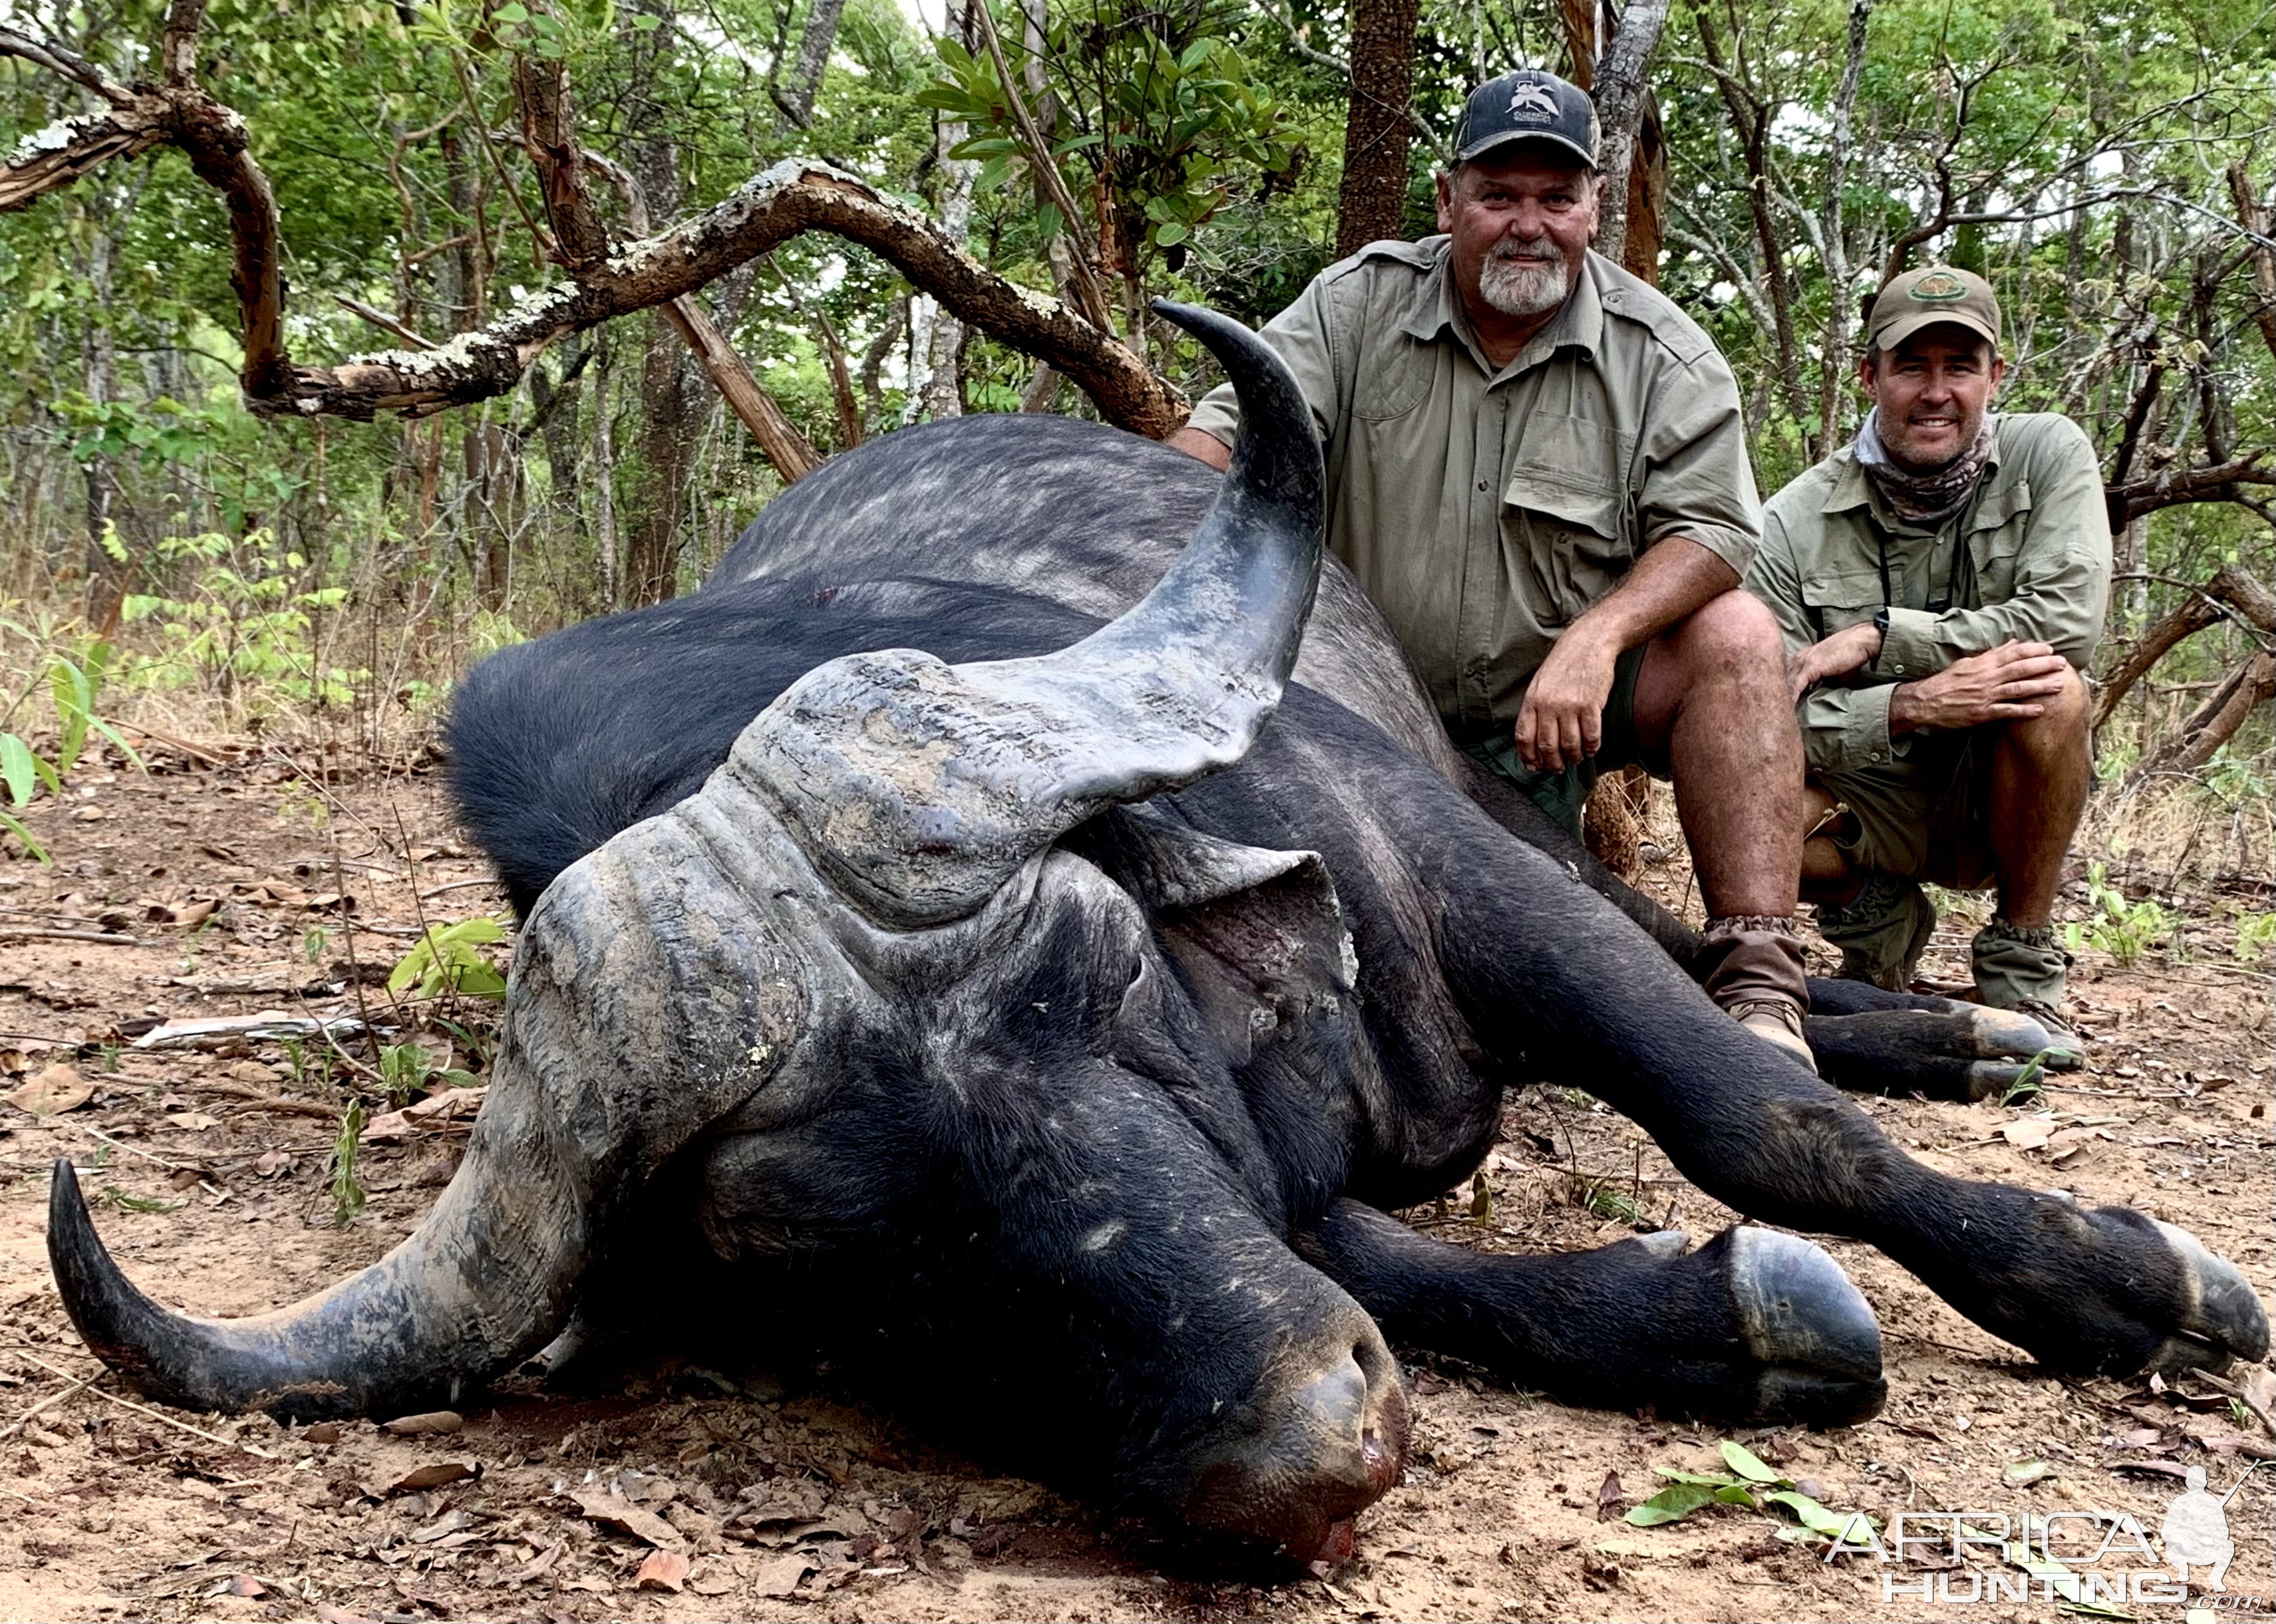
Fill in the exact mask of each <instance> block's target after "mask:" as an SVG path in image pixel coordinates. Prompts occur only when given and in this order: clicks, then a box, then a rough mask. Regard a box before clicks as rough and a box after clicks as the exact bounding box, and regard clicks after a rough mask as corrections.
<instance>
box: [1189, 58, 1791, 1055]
mask: <svg viewBox="0 0 2276 1624" xmlns="http://www.w3.org/2000/svg"><path fill="white" fill-rule="evenodd" d="M1455 148H1456V162H1455V164H1454V167H1453V170H1452V171H1449V172H1447V173H1444V174H1441V175H1440V176H1439V177H1438V228H1439V231H1440V232H1441V235H1438V236H1436V237H1430V238H1426V239H1424V240H1423V241H1421V242H1417V243H1407V242H1378V243H1375V244H1372V245H1371V246H1369V247H1367V248H1366V249H1364V250H1362V252H1361V253H1359V254H1355V255H1354V256H1353V257H1352V258H1350V259H1347V260H1345V261H1342V262H1339V263H1338V264H1335V265H1331V266H1330V267H1329V268H1328V269H1326V270H1324V271H1323V272H1321V273H1320V275H1319V276H1318V277H1316V278H1315V279H1314V280H1313V282H1312V284H1311V285H1310V286H1309V288H1307V289H1306V290H1305V291H1304V292H1303V294H1302V295H1301V297H1300V298H1299V299H1298V300H1296V302H1295V303H1294V304H1293V305H1291V306H1290V307H1288V308H1287V309H1286V310H1284V311H1283V312H1281V313H1280V315H1278V316H1276V317H1274V318H1273V320H1272V321H1271V323H1269V324H1267V326H1266V327H1265V329H1264V335H1265V337H1266V338H1268V339H1270V340H1271V342H1272V344H1273V345H1275V347H1276V348H1278V351H1279V352H1280V353H1281V355H1282V356H1283V357H1284V358H1285V359H1286V360H1287V362H1288V363H1289V366H1290V368H1291V369H1292V370H1293V371H1294V373H1295V376H1296V379H1297V382H1298V383H1300V384H1301V386H1302V388H1303V391H1304V395H1305V398H1306V399H1307V400H1308V401H1309V403H1310V405H1311V407H1312V412H1313V415H1314V418H1315V420H1316V423H1317V426H1318V428H1319V431H1320V434H1321V436H1322V438H1323V440H1324V442H1325V444H1326V449H1327V465H1328V485H1329V511H1328V544H1329V546H1330V547H1331V549H1332V550H1334V552H1335V554H1336V556H1337V557H1338V558H1340V559H1342V561H1343V562H1344V563H1345V564H1346V565H1347V566H1349V567H1350V569H1351V570H1352V572H1353V573H1354V575H1355V576H1357V578H1358V580H1359V582H1360V584H1361V585H1362V587H1363V588H1365V589H1366V591H1367V592H1368V594H1369V596H1370V597H1371V598H1372V599H1373V600H1374V601H1375V603H1376V604H1377V607H1378V608H1380V609H1381V610H1382V611H1383V613H1384V615H1385V618H1386V619H1387V620H1388V621H1389V622H1390V625H1391V627H1392V631H1393V632H1394V633H1395V634H1397V635H1398V637H1399V640H1400V643H1401V644H1402V645H1403V646H1404V647H1405V649H1406V650H1407V656H1408V657H1409V658H1410V659H1411V660H1412V661H1413V663H1414V665H1415V672H1416V673H1417V674H1418V675H1419V676H1420V677H1421V678H1422V679H1423V685H1424V686H1425V687H1426V688H1427V689H1428V690H1429V692H1430V695H1431V697H1432V699H1433V700H1434V701H1435V702H1437V704H1438V713H1439V716H1440V717H1441V718H1442V719H1443V720H1444V721H1445V725H1446V726H1447V729H1448V731H1449V732H1451V733H1452V734H1453V737H1454V739H1455V740H1456V741H1457V742H1458V743H1460V744H1461V745H1463V746H1464V747H1466V748H1468V751H1469V753H1470V754H1471V755H1472V756H1473V757H1474V758H1475V759H1476V761H1478V762H1479V763H1481V765H1483V767H1485V768H1486V769H1488V770H1491V771H1493V772H1497V773H1498V774H1500V775H1502V776H1503V777H1504V778H1508V779H1510V780H1511V781H1513V782H1514V783H1515V784H1516V785H1518V786H1519V787H1520V788H1521V790H1523V791H1524V792H1525V793H1527V794H1528V795H1529V796H1530V797H1531V798H1532V799H1533V800H1534V801H1536V803H1537V804H1538V805H1540V806H1541V807H1542V808H1544V810H1546V811H1547V812H1548V813H1549V814H1550V815H1551V816H1553V817H1555V818H1556V819H1557V820H1558V821H1559V822H1560V823H1563V824H1564V825H1565V827H1566V828H1567V829H1568V830H1571V831H1574V833H1576V834H1577V833H1578V832H1579V829H1580V819H1581V809H1582V805H1583V803H1584V802H1585V801H1587V799H1588V794H1589V786H1590V785H1592V784H1593V783H1594V782H1595V780H1596V778H1597V773H1598V772H1599V770H1603V769H1606V768H1612V767H1617V766H1620V765H1622V764H1625V763H1631V762H1635V763H1642V764H1643V765H1644V766H1646V767H1648V768H1650V770H1653V771H1654V772H1657V773H1658V774H1660V775H1661V776H1663V777H1667V776H1672V777H1673V779H1674V782H1675V800H1676V808H1677V810H1678V812H1679V814H1680V816H1681V818H1682V821H1683V828H1684V832H1685V835H1686V836H1687V838H1688V840H1689V842H1690V845H1691V851H1692V856H1693V860H1694V862H1695V864H1696V869H1697V871H1698V876H1699V881H1700V889H1701V892H1702V895H1703V898H1704V899H1705V901H1706V904H1707V909H1708V912H1709V914H1710V915H1711V917H1710V920H1709V929H1708V931H1707V944H1708V945H1707V948H1706V950H1705V953H1704V955H1703V961H1702V962H1701V963H1700V964H1699V965H1698V966H1696V968H1699V969H1701V970H1702V971H1703V973H1704V975H1703V979H1704V981H1705V984H1706V987H1707V990H1708V992H1709V993H1710V995H1711V996H1712V997H1713V998H1715V1000H1716V1001H1717V1002H1718V1004H1720V1005H1722V1006H1723V1007H1724V1008H1726V1009H1727V1010H1729V1011H1730V1012H1731V1013H1732V1014H1733V1015H1734V1016H1735V1017H1736V1018H1738V1019H1739V1020H1740V1021H1742V1022H1743V1023H1744V1024H1745V1025H1746V1026H1747V1027H1749V1029H1751V1030H1753V1031H1755V1032H1756V1033H1757V1034H1758V1035H1760V1036H1764V1037H1766V1038H1768V1039H1770V1040H1771V1042H1773V1043H1779V1044H1780V1045H1782V1046H1784V1047H1785V1048H1786V1049H1787V1051H1789V1052H1791V1053H1794V1055H1795V1057H1796V1058H1797V1059H1801V1060H1802V1062H1803V1063H1804V1064H1808V1063H1809V1049H1808V1046H1807V1045H1806V1044H1805V1043H1804V1042H1803V1040H1802V1012H1803V1009H1804V1007H1805V1004H1806V1000H1807V998H1808V994H1807V991H1806V990H1805V988H1804V983H1803V980H1802V948H1801V944H1800V940H1799V938H1798V937H1797V936H1796V934H1795V931H1794V920H1793V914H1794V908H1795V906H1796V884H1797V876H1798V873H1799V870H1800V864H1801V823H1800V816H1801V795H1802V752H1801V746H1800V741H1799V740H1798V739H1797V738H1796V737H1795V733H1794V721H1793V717H1792V713H1791V710H1790V702H1789V701H1788V699H1787V694H1786V689H1785V682H1784V672H1783V658H1782V649H1781V645H1780V643H1779V631H1778V626H1777V623H1776V622H1775V621H1774V620H1773V619H1772V618H1771V616H1770V614H1769V613H1768V612H1767V611H1765V610H1764V608H1763V606H1762V605H1761V604H1760V603H1757V602H1756V601H1755V600H1754V599H1753V598H1751V597H1749V596H1748V595H1747V594H1746V593H1745V592H1744V591H1743V590H1741V588H1740V578H1741V575H1742V574H1743V573H1744V572H1745V570H1746V567H1747V565H1748V564H1749V561H1750V560H1751V559H1752V558H1753V556H1754V550H1755V547H1756V543H1757V542H1758V540H1759V538H1760V533H1761V510H1760V506H1759V504H1758V503H1757V501H1756V496H1755V485H1754V476H1753V474H1752V473H1751V472H1750V470H1749V467H1748V464H1747V449H1746V442H1745V434H1744V429H1743V425H1742V423H1741V417H1740V410H1739V395H1738V390H1737V387H1736V385H1735V384H1734V382H1733V380H1732V377H1731V372H1730V368H1728V367H1727V366H1726V364H1725V362H1724V360H1723V358H1722V356H1721V355H1719V354H1718V353H1717V352H1716V349H1715V346H1714V345H1713V344H1712V343H1711V341H1710V340H1709V339H1708V338H1707V336H1706V335H1705V334H1704V333H1703V332H1702V331H1701V330H1699V329H1698V327H1697V326H1696V325H1695V324H1694V323H1692V322H1691V321H1690V320H1689V319H1688V317H1686V316H1685V315H1683V314H1682V312H1680V311H1679V310H1678V309H1677V308H1676V307H1674V306H1673V304H1671V303H1670V302H1669V301H1668V300H1666V299H1665V298H1664V297H1662V296H1661V295H1660V293H1659V292H1658V291H1657V290H1655V289H1653V288H1651V287H1650V286H1648V285H1645V284H1644V283H1643V282H1642V281H1640V280H1638V279H1637V278H1635V277H1631V276H1629V275H1627V273H1626V272H1625V271H1623V270H1621V269H1620V268H1619V267H1618V266H1616V265H1613V264H1612V263H1611V262H1609V261H1606V260H1605V259H1604V258H1602V257H1601V256H1599V255H1597V254H1591V253H1590V252H1589V239H1590V238H1591V237H1592V236H1593V235H1594V234H1595V231H1596V226H1597V191H1598V185H1599V179H1600V177H1599V176H1598V174H1597V168H1596V151H1597V120H1596V114H1595V110H1594V109H1593V107H1592V105H1591V104H1590V102H1589V98H1588V96H1587V95H1584V94H1583V93H1582V92H1581V91H1580V90H1578V89H1576V88H1575V87H1573V86H1572V85H1569V84H1567V83H1566V82H1565V81H1564V80H1561V79H1559V78H1558V77H1557V76H1556V75H1554V74H1551V73H1544V72H1530V71H1529V72H1516V73H1509V74H1506V75H1504V76H1503V77H1501V78H1499V79H1497V80H1492V81H1491V82H1490V83H1488V84H1486V85H1483V86H1482V87H1479V89H1477V90H1476V92H1475V93H1473V94H1472V95H1471V96H1470V98H1469V102H1468V106H1467V107H1466V108H1465V109H1464V110H1463V113H1462V122H1461V125H1460V130H1459V131H1458V132H1457V134H1456V138H1455ZM1238 425H1239V412H1238V408H1237V406H1236V405H1235V403H1234V401H1233V394H1232V391H1231V390H1230V389H1229V388H1228V389H1219V390H1217V391H1214V392H1212V393H1211V394H1210V396H1209V397H1208V398H1206V399H1204V400H1203V401H1202V403H1201V405H1200V406H1199V407H1198V408H1197V409H1196V410H1195V413H1194V415H1193V418H1192V421H1191V422H1190V423H1189V424H1188V425H1187V428H1185V429H1182V430H1180V433H1179V434H1178V435H1177V436H1174V437H1173V439H1172V442H1171V443H1172V444H1175V445H1177V446H1179V447H1180V449H1181V450H1184V451H1187V452H1190V453H1191V454H1192V455H1194V456H1195V457H1198V458H1200V459H1202V460H1203V461H1205V462H1208V463H1209V464H1210V465H1211V466H1212V467H1219V468H1222V467H1225V464H1226V461H1227V459H1228V458H1229V456H1230V451H1229V447H1230V445H1231V444H1232V441H1233V436H1234V433H1235V431H1236V429H1237V428H1238Z"/></svg>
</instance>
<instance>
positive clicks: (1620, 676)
mask: <svg viewBox="0 0 2276 1624" xmlns="http://www.w3.org/2000/svg"><path fill="white" fill-rule="evenodd" d="M1649 646H1650V645H1649V644H1645V643H1638V644H1637V645H1636V646H1635V648H1633V649H1627V651H1626V652H1624V653H1623V654H1622V655H1621V656H1620V660H1619V663H1618V664H1615V665H1614V666H1613V667H1612V692H1611V693H1610V694H1607V695H1605V709H1604V711H1603V713H1602V714H1601V716H1600V717H1599V718H1598V725H1599V726H1600V727H1601V728H1602V729H1603V730H1604V736H1603V738H1601V739H1600V740H1598V741H1597V753H1596V754H1595V755H1591V756H1589V758H1588V759H1587V760H1586V761H1581V762H1575V763H1574V764H1573V765H1572V766H1570V767H1567V768H1566V769H1565V770H1563V771H1561V772H1536V771H1534V770H1532V769H1531V768H1529V767H1528V766H1527V765H1526V764H1525V763H1523V762H1521V761H1520V760H1519V759H1518V755H1517V733H1516V730H1515V726H1514V724H1511V725H1496V727H1495V730H1494V731H1493V732H1491V733H1488V734H1486V735H1485V736H1484V737H1483V738H1472V739H1465V740H1460V743H1461V746H1462V747H1463V748H1464V749H1465V750H1467V751H1468V752H1469V755H1470V759H1471V760H1473V761H1475V762H1477V763H1479V764H1480V765H1482V766H1483V767H1486V768H1487V769H1489V770H1491V771H1493V772H1495V773H1498V774H1499V775H1500V776H1501V777H1502V778H1507V779H1508V780H1509V781H1510V782H1511V783H1512V784H1514V785H1517V787H1518V788H1520V789H1521V790H1523V791H1524V792H1525V793H1526V794H1527V795H1528V796H1529V798H1530V799H1531V800H1532V801H1533V804H1534V805H1536V806H1537V807H1539V808H1541V809H1542V810H1543V811H1544V812H1546V813H1547V814H1549V816H1551V817H1553V818H1555V819H1556V820H1557V821H1558V822H1559V823H1562V824H1564V825H1565V830H1566V832H1567V833H1568V834H1570V835H1571V836H1573V838H1574V839H1580V836H1581V813H1582V809H1583V808H1586V807H1587V806H1588V804H1589V791H1590V790H1592V789H1594V788H1596V786H1597V778H1599V777H1600V776H1601V775H1603V774H1604V773H1607V772H1610V771H1612V770H1613V769H1615V768H1619V767H1627V766H1634V765H1639V764H1641V763H1640V761H1639V757H1640V756H1641V755H1642V754H1643V746H1641V745H1640V744H1638V743H1637V741H1636V731H1635V686H1636V673H1637V672H1640V671H1642V670H1643V654H1644V649H1646V648H1648V647H1649Z"/></svg>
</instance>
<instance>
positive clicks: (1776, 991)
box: [1692, 914, 1817, 1072]
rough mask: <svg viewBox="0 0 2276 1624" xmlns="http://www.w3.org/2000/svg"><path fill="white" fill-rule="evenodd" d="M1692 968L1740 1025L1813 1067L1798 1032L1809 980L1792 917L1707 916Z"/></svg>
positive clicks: (1807, 1002)
mask: <svg viewBox="0 0 2276 1624" xmlns="http://www.w3.org/2000/svg"><path fill="white" fill-rule="evenodd" d="M1692 968H1693V969H1694V971H1695V972H1696V973H1697V974H1698V975H1699V977H1700V984H1701V985H1702V986H1703V987H1704V988H1705V989H1706V990H1707V996H1708V997H1709V998H1712V999H1714V1000H1715V1002H1716V1003H1717V1004H1718V1005H1720V1006H1722V1007H1723V1008H1724V1009H1725V1010H1726V1011H1727V1012H1728V1013H1730V1015H1731V1016H1732V1018H1733V1019H1734V1020H1735V1021H1738V1023H1739V1024H1740V1025H1741V1026H1742V1027H1744V1028H1747V1030H1749V1032H1752V1033H1753V1034H1754V1035H1755V1036H1757V1037H1760V1038H1763V1039H1765V1040H1766V1041H1768V1042H1770V1043H1776V1044H1778V1045H1779V1047H1780V1048H1781V1049H1784V1050H1785V1051H1787V1053H1789V1054H1791V1055H1792V1056H1794V1059H1797V1060H1799V1061H1801V1062H1802V1064H1803V1065H1804V1066H1808V1067H1809V1069H1810V1070H1811V1071H1813V1072H1814V1071H1816V1070H1817V1060H1816V1059H1814V1058H1813V1057H1812V1056H1811V1054H1810V1052H1809V1040H1808V1039H1807V1038H1805V1037H1804V1036H1802V1012H1803V1011H1805V1010H1807V1009H1808V1008H1809V981H1808V979H1807V978H1806V977H1805V975H1804V974H1803V971H1802V933H1801V932H1800V931H1799V930H1795V929H1794V921H1793V920H1792V919H1782V918H1779V917H1777V916H1775V915H1771V914H1734V915H1731V916H1729V917H1727V918H1723V919H1711V920H1709V921H1708V922H1707V930H1706V932H1705V933H1704V935H1703V936H1702V937H1701V938H1700V945H1699V955H1698V957H1697V959H1696V960H1695V961H1694V963H1693V967H1692Z"/></svg>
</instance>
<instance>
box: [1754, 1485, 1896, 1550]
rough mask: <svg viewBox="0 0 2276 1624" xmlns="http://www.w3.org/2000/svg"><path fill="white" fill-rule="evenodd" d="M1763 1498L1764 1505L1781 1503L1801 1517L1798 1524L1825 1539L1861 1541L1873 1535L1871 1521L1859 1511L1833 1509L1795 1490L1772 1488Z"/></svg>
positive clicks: (1860, 1542)
mask: <svg viewBox="0 0 2276 1624" xmlns="http://www.w3.org/2000/svg"><path fill="white" fill-rule="evenodd" d="M1763 1500H1764V1504H1766V1505H1771V1506H1785V1507H1786V1508H1787V1510H1788V1511H1791V1512H1792V1513H1794V1515H1795V1517H1797V1518H1798V1519H1800V1520H1801V1522H1802V1527H1804V1528H1806V1529H1809V1531H1810V1532H1811V1533H1813V1534H1823V1535H1825V1537H1826V1538H1828V1539H1834V1540H1838V1539H1841V1538H1843V1537H1845V1536H1847V1538H1848V1539H1850V1540H1851V1541H1852V1542H1854V1543H1855V1544H1864V1543H1865V1542H1866V1541H1867V1540H1870V1538H1871V1537H1873V1531H1874V1530H1873V1520H1872V1518H1870V1517H1869V1516H1867V1515H1866V1514H1864V1513H1863V1512H1862V1511H1852V1512H1839V1511H1834V1510H1832V1509H1831V1508H1830V1507H1828V1506H1823V1505H1821V1504H1819V1503H1818V1502H1817V1501H1816V1500H1814V1499H1810V1498H1809V1496H1808V1495H1807V1494H1804V1493H1802V1491H1801V1490H1799V1489H1773V1490H1771V1491H1770V1492H1769V1493H1767V1494H1765V1495H1764V1496H1763Z"/></svg>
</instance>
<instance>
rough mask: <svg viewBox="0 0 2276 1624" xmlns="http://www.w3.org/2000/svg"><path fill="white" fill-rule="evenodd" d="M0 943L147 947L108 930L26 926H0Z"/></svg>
mask: <svg viewBox="0 0 2276 1624" xmlns="http://www.w3.org/2000/svg"><path fill="white" fill-rule="evenodd" d="M0 942H94V943H97V944H99V945H102V946H104V947H148V946H149V945H150V944H149V943H148V942H145V941H143V940H142V939H141V938H140V937H132V936H115V935H113V934H112V933H111V932H110V931H108V930H34V929H32V928H31V927H29V926H27V925H6V926H0Z"/></svg>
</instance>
